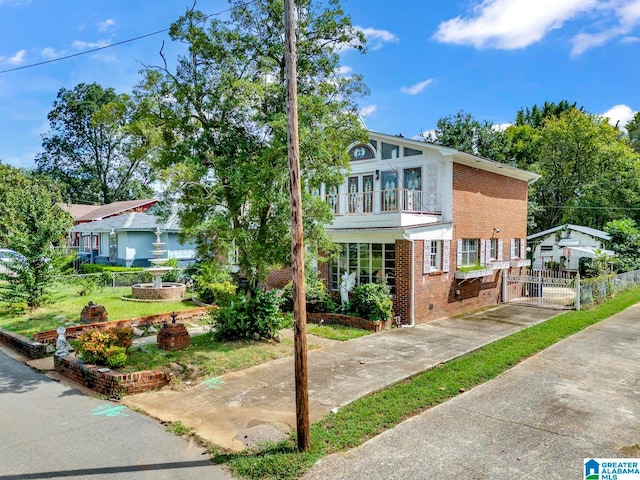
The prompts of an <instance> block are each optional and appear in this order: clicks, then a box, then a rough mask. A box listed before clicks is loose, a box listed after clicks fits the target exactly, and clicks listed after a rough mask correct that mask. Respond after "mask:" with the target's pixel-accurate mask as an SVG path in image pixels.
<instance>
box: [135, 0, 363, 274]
mask: <svg viewBox="0 0 640 480" xmlns="http://www.w3.org/2000/svg"><path fill="white" fill-rule="evenodd" d="M325 5H326V8H325V9H318V8H317V7H316V6H315V5H314V4H313V2H312V1H311V0H302V1H299V2H297V9H298V19H299V23H298V39H297V64H298V101H299V111H300V159H301V166H302V180H303V186H304V189H305V194H304V198H303V203H304V205H303V207H304V211H305V238H306V239H307V240H308V241H311V243H313V242H314V241H322V239H323V233H324V230H323V228H322V225H323V224H324V223H326V222H329V221H330V220H331V218H332V215H331V212H330V211H329V209H328V206H327V205H326V204H325V203H324V202H323V201H322V199H321V198H320V197H318V196H314V195H312V194H311V193H310V192H313V191H316V190H317V189H319V187H320V185H321V184H322V183H328V184H335V183H338V182H340V181H341V180H342V178H343V176H344V174H345V172H346V170H347V168H348V160H349V159H348V155H347V146H348V145H349V143H350V142H352V141H354V140H358V139H363V138H366V136H365V132H364V131H363V129H362V127H361V125H360V123H359V120H358V117H357V106H356V104H355V98H357V97H358V96H359V95H360V94H362V93H363V92H364V86H363V84H362V82H361V79H360V78H359V77H358V76H351V77H342V76H339V75H337V73H336V71H337V67H338V60H339V58H338V52H339V51H340V49H341V48H343V47H344V46H345V45H351V46H354V47H356V48H358V49H361V50H362V49H363V42H364V37H363V35H362V34H361V33H359V32H358V31H357V30H355V29H354V28H353V27H352V25H351V23H350V20H349V18H348V17H346V16H345V15H344V12H343V11H342V9H341V8H340V5H339V2H338V0H329V1H328V2H325ZM231 6H232V8H231V18H230V19H229V20H227V21H221V20H216V19H210V18H208V17H207V16H206V15H205V14H203V13H202V12H199V11H196V10H189V11H187V13H186V14H185V15H184V16H183V17H181V18H180V19H179V20H178V21H177V22H176V23H174V24H173V25H172V26H171V30H170V35H171V37H172V39H173V40H175V41H180V42H183V43H185V44H186V45H187V47H188V52H189V53H188V54H187V55H185V56H184V57H180V58H179V59H178V62H177V68H176V69H175V71H172V70H170V68H169V67H168V65H167V63H166V62H165V64H164V66H155V67H152V66H149V67H148V68H147V69H146V75H145V79H144V80H143V82H142V83H141V84H140V85H139V88H138V90H137V95H138V96H139V103H140V104H141V105H143V106H144V107H145V108H146V114H147V117H148V118H150V119H153V122H154V124H155V125H156V126H157V128H159V129H160V131H161V137H162V141H163V144H162V148H161V152H160V159H159V162H158V166H159V167H160V168H162V169H163V171H164V174H165V179H166V180H167V182H168V183H169V185H170V186H169V188H168V189H167V191H168V192H170V195H172V196H173V197H174V198H175V200H177V201H178V202H180V203H181V204H182V205H184V208H183V209H182V211H181V214H180V215H181V226H182V228H183V234H184V235H188V236H192V237H194V238H196V239H197V241H198V243H199V247H200V252H201V254H202V255H203V256H205V257H209V258H211V259H212V261H215V262H217V263H218V264H220V265H222V264H225V263H227V262H228V258H229V254H230V253H232V252H235V253H237V263H238V265H239V268H240V271H241V274H242V275H245V276H246V277H247V278H248V279H249V280H250V282H251V284H252V285H256V284H257V283H258V281H259V280H261V279H264V278H265V277H266V274H267V272H268V270H269V268H271V267H272V266H274V265H286V264H289V262H290V234H289V196H288V181H289V178H288V173H287V172H288V169H287V150H286V146H287V136H286V111H285V88H284V81H285V48H284V43H283V38H282V35H283V31H284V26H283V5H282V2H280V1H278V0H260V1H257V2H250V3H246V2H241V1H239V0H233V1H231Z"/></svg>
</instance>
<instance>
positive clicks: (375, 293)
mask: <svg viewBox="0 0 640 480" xmlns="http://www.w3.org/2000/svg"><path fill="white" fill-rule="evenodd" d="M350 309H351V311H352V312H353V313H355V314H356V315H358V316H360V317H362V318H367V319H369V320H386V319H388V318H390V317H391V313H392V310H393V302H392V301H391V296H390V295H389V289H388V288H387V287H386V285H382V284H380V283H365V284H363V285H360V286H358V287H356V288H354V289H353V292H352V297H351V303H350Z"/></svg>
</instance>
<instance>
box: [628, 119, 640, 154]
mask: <svg viewBox="0 0 640 480" xmlns="http://www.w3.org/2000/svg"><path fill="white" fill-rule="evenodd" d="M626 129H627V134H628V135H629V143H630V144H631V148H633V149H634V150H635V151H636V152H638V153H640V112H636V114H635V115H634V116H633V118H632V119H631V120H629V122H627V125H626Z"/></svg>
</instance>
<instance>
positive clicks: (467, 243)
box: [458, 238, 478, 267]
mask: <svg viewBox="0 0 640 480" xmlns="http://www.w3.org/2000/svg"><path fill="white" fill-rule="evenodd" d="M460 258H461V259H460V264H459V265H458V267H464V266H470V265H477V264H478V239H476V238H464V239H462V249H461V250H460Z"/></svg>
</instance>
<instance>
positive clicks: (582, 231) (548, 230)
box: [527, 223, 611, 240]
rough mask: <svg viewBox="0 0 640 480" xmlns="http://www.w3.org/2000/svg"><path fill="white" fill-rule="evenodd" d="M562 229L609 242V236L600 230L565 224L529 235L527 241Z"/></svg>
mask: <svg viewBox="0 0 640 480" xmlns="http://www.w3.org/2000/svg"><path fill="white" fill-rule="evenodd" d="M586 228H588V229H589V230H590V231H586V230H585V229H586ZM563 229H566V230H575V231H576V232H580V233H584V234H585V235H590V236H592V237H597V238H601V239H602V240H611V235H609V234H608V233H607V232H603V231H602V230H598V229H597V228H591V227H585V226H582V225H573V224H571V223H565V224H563V225H559V226H557V227H553V228H549V229H547V230H544V231H542V232H538V233H532V234H531V235H528V236H527V240H533V239H535V238H538V237H542V236H546V235H549V234H550V233H554V232H557V231H559V230H563ZM592 232H601V233H602V234H603V235H598V234H597V233H596V234H595V235H594V234H593V233H592Z"/></svg>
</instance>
